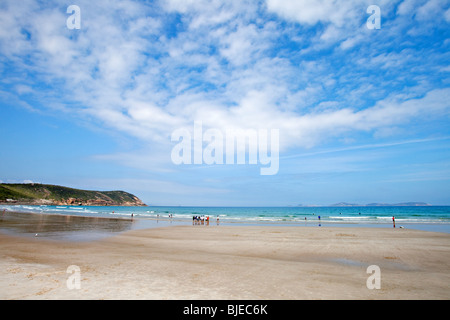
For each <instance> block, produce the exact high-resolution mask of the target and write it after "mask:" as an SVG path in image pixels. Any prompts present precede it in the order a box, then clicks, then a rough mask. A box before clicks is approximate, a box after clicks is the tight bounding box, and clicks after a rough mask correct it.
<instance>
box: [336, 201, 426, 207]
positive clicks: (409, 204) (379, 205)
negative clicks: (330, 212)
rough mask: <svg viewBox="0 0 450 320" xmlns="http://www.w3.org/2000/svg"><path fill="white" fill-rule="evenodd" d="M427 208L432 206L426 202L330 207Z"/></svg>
mask: <svg viewBox="0 0 450 320" xmlns="http://www.w3.org/2000/svg"><path fill="white" fill-rule="evenodd" d="M425 206H431V204H428V203H425V202H402V203H368V204H356V203H347V202H339V203H335V204H332V205H330V207H425Z"/></svg>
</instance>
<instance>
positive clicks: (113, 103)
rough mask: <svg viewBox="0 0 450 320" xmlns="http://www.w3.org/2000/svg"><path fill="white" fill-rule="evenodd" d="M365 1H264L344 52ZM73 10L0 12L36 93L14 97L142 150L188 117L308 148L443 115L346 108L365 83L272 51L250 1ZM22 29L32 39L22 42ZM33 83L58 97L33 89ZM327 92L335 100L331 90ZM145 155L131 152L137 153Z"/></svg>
mask: <svg viewBox="0 0 450 320" xmlns="http://www.w3.org/2000/svg"><path fill="white" fill-rule="evenodd" d="M369 2H370V1H368V2H362V3H361V2H360V1H356V0H355V1H325V0H315V1H303V0H295V1H294V0H292V1H288V0H283V1H275V0H268V1H267V9H268V10H269V12H271V13H273V12H274V13H276V14H278V15H280V16H281V17H283V18H286V19H289V20H292V21H296V22H298V23H300V24H305V25H307V26H309V27H311V26H313V25H315V24H319V23H322V24H324V28H317V29H314V30H315V31H317V34H314V35H313V36H312V38H314V39H315V40H313V41H312V42H313V44H314V41H319V42H320V41H322V42H326V43H335V42H337V43H339V42H340V47H341V48H342V49H345V50H350V49H352V48H354V47H356V46H358V45H359V44H360V43H361V42H362V41H365V40H364V39H365V37H364V36H363V35H362V33H358V30H360V27H361V25H362V23H364V22H365V19H366V18H367V13H366V11H365V9H366V8H367V6H366V5H365V4H366V3H369ZM384 3H386V2H382V4H384ZM77 4H78V5H79V6H80V7H81V9H82V21H83V22H82V28H81V30H79V31H74V30H70V31H69V30H68V29H67V28H65V19H66V18H67V15H66V14H65V10H61V8H60V6H57V7H56V8H55V7H53V8H52V7H51V6H49V7H48V8H47V9H45V10H40V9H39V8H38V6H37V4H35V3H34V2H29V3H28V6H27V10H25V9H23V8H22V7H21V6H20V5H18V4H17V2H16V1H9V2H7V5H6V9H5V10H2V11H0V17H1V19H0V21H1V23H0V52H1V53H2V54H3V55H4V56H6V57H7V59H9V61H13V62H14V63H16V65H18V66H20V67H21V68H22V69H23V70H26V72H29V73H30V74H33V77H35V82H36V86H35V87H36V88H35V87H33V86H32V85H31V84H26V85H25V84H24V85H22V86H16V90H18V91H20V92H19V93H21V94H25V93H27V94H29V93H31V92H30V90H35V93H36V94H39V95H40V96H41V95H47V97H45V98H48V99H46V102H47V100H48V101H49V103H48V104H49V105H52V104H57V105H58V106H60V108H61V110H65V111H67V114H71V115H73V116H74V117H85V116H88V117H93V118H94V119H96V120H97V121H100V122H101V123H102V124H103V125H104V126H105V127H107V128H109V129H111V130H114V131H117V132H120V133H124V134H127V135H129V136H131V137H134V138H138V139H140V140H141V141H142V142H143V144H145V145H146V146H148V150H152V151H149V153H150V152H154V153H155V152H167V150H168V149H170V146H171V142H170V134H171V132H172V131H173V130H175V129H177V128H180V127H183V126H192V125H193V121H195V120H202V121H203V124H204V126H206V127H213V128H218V129H220V130H223V131H225V130H226V129H227V128H232V127H234V128H244V129H247V128H250V129H258V128H268V129H271V128H274V129H280V143H281V148H282V150H287V149H289V148H294V147H299V146H300V147H312V146H314V145H316V144H318V143H320V142H321V141H324V140H326V139H328V138H330V137H333V136H338V135H339V134H341V133H346V132H351V131H352V130H358V131H370V132H377V130H380V129H383V128H386V127H389V126H401V125H402V124H403V123H405V122H407V121H408V120H410V119H412V118H413V117H421V116H425V115H428V114H434V115H436V114H447V113H448V109H449V106H448V104H447V101H446V97H448V96H449V91H448V90H446V89H445V90H435V91H432V92H430V93H429V94H428V95H425V96H424V97H422V98H419V99H417V98H416V97H417V95H415V96H411V97H408V98H404V97H403V99H400V96H399V95H394V96H393V98H390V99H388V98H385V99H384V100H382V101H379V102H378V103H374V104H373V105H369V106H366V107H365V108H364V107H363V106H359V105H355V104H351V103H350V102H354V101H358V99H361V97H364V95H365V94H367V92H368V91H370V90H372V89H373V90H374V91H376V90H377V89H378V90H379V88H377V87H374V85H373V84H370V83H369V84H361V85H360V84H358V83H357V85H355V86H353V87H346V86H345V83H346V82H347V78H346V77H347V75H346V74H345V71H346V70H348V68H347V67H346V66H344V65H343V66H342V67H341V68H342V69H343V70H339V69H337V68H335V67H333V66H332V65H331V64H330V63H328V62H326V59H321V57H320V56H318V57H317V59H316V60H315V61H306V60H301V59H300V58H296V57H294V58H291V57H290V55H294V56H295V54H297V53H292V54H291V52H289V54H286V53H283V52H278V51H277V50H276V49H278V47H277V41H278V39H280V38H281V37H282V36H283V35H284V34H283V29H282V28H281V27H280V24H279V23H277V22H274V21H264V19H261V18H260V17H259V16H258V14H257V12H258V11H257V10H256V9H255V6H256V5H257V3H256V2H249V1H207V2H205V1H197V0H195V1H186V0H179V1H178V0H177V1H175V0H171V1H167V2H164V6H165V7H164V9H165V10H166V11H162V12H161V11H158V10H157V11H155V12H149V11H150V10H151V9H149V8H148V7H147V6H146V5H145V4H144V3H138V2H134V1H121V2H119V3H114V4H111V3H110V2H107V1H94V2H92V1H81V0H80V1H78V3H77ZM432 4H433V5H431V4H430V5H428V6H427V4H424V5H423V6H421V7H420V8H422V9H421V11H420V10H419V11H418V12H419V13H420V12H421V13H420V14H421V15H422V17H425V16H426V15H427V14H430V13H431V12H436V10H437V8H438V6H437V5H436V4H435V3H434V2H433V3H432ZM408 5H409V6H411V2H407V1H404V2H403V3H402V5H400V6H399V9H398V13H399V14H400V13H402V12H406V11H408V8H409V7H408ZM386 6H387V5H386ZM386 8H390V7H388V6H387V7H386ZM62 9H65V8H62ZM383 10H384V9H383ZM386 10H388V9H386ZM30 11H31V12H30ZM173 12H177V13H179V14H182V17H181V19H180V21H178V22H177V23H178V24H179V25H180V26H179V27H180V30H178V31H177V33H176V34H171V33H172V32H169V31H167V30H165V29H164V25H165V23H166V19H167V17H168V16H169V15H171V14H173ZM151 14H153V16H151V17H149V16H150V15H151ZM12 17H14V19H13V18H12ZM30 17H31V18H30ZM119 17H120V19H119ZM3 18H4V19H3ZM172 18H173V17H172ZM175 27H177V26H175ZM5 29H9V30H10V32H5ZM23 29H27V30H29V33H30V35H31V36H30V37H29V39H28V38H27V34H26V33H25V32H24V31H23ZM349 30H352V31H349ZM9 44H13V45H9ZM413 54H414V53H413V52H408V51H405V52H400V53H387V52H383V51H381V52H375V53H373V54H372V55H371V56H367V55H362V56H356V58H358V59H355V61H359V62H360V63H359V65H356V67H358V68H368V70H374V69H375V67H380V69H390V70H392V69H393V68H397V67H398V66H401V65H405V63H406V61H408V60H409V59H412V57H413ZM298 56H301V55H300V53H298ZM30 57H31V58H30ZM28 59H30V60H32V63H29V61H28ZM355 63H356V62H355ZM356 64H357V63H356ZM338 73H343V74H340V75H339V74H338ZM352 76H353V75H352ZM33 77H31V79H28V80H29V81H32V78H33ZM349 77H350V76H349ZM42 79H44V80H45V81H47V83H49V84H50V86H51V85H53V84H54V86H55V87H54V88H55V89H59V91H58V93H59V92H61V93H62V95H63V96H54V95H53V94H52V90H48V91H45V92H39V90H40V89H39V83H40V82H41V81H42ZM4 81H5V80H4ZM361 81H362V80H361ZM335 87H337V90H336V92H335V93H334V94H335V96H333V95H332V94H329V93H328V92H330V91H332V89H334V88H335ZM30 88H31V89H30ZM43 90H45V89H43ZM395 97H396V98H397V99H394V98H395ZM65 101H70V102H71V104H67V105H65V103H64V102H65ZM384 132H389V130H387V129H384ZM153 150H156V151H153ZM149 153H147V152H144V151H142V150H140V151H139V156H141V155H142V154H144V155H145V156H146V155H148V154H149ZM168 155H169V153H167V154H166V156H168ZM105 157H106V156H105ZM105 157H104V158H103V159H106V158H107V157H106V158H105ZM127 157H128V159H127V160H125V161H128V163H132V164H133V165H134V166H139V167H142V168H145V167H146V163H143V162H142V161H139V159H138V158H139V157H136V158H132V159H130V155H129V154H126V153H123V154H122V153H120V154H117V155H113V156H111V157H110V158H109V159H112V160H114V161H116V160H117V161H118V159H122V158H123V159H126V158H127ZM155 157H156V158H159V159H164V160H158V161H153V163H156V162H157V163H158V164H159V165H160V167H162V166H163V163H164V161H166V159H167V158H164V156H161V157H158V156H155ZM148 159H150V157H149V158H148ZM149 161H150V160H149ZM147 167H148V166H147Z"/></svg>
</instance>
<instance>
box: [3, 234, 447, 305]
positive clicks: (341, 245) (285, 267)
mask: <svg viewBox="0 0 450 320" xmlns="http://www.w3.org/2000/svg"><path fill="white" fill-rule="evenodd" d="M449 240H450V235H449V234H445V233H434V232H426V231H420V230H412V229H393V228H392V229H387V228H360V227H356V228H351V227H348V228H347V227H346V228H340V227H326V228H302V227H284V226H283V227H281V226H279V227H276V226H270V227H269V226H219V227H210V228H206V227H205V228H203V227H201V226H199V227H197V226H186V225H177V226H170V227H161V228H150V229H135V230H127V231H124V232H120V233H117V234H114V236H111V237H107V238H102V239H97V240H91V241H84V242H79V241H78V242H77V241H60V240H55V239H49V238H40V237H37V238H34V237H21V236H11V235H6V234H4V233H3V232H1V233H0V243H1V244H2V245H1V246H0V267H2V268H3V270H5V272H4V273H2V275H1V276H0V285H1V287H2V288H4V290H2V292H1V293H0V299H83V300H84V299H88V300H89V299H94V300H97V299H157V300H160V299H169V300H171V299H176V300H180V299H181V300H194V299H200V300H211V299H216V300H241V299H242V300H254V299H258V300H279V299H282V300H299V299H314V300H315V299H337V300H341V299H363V300H365V299H444V300H446V299H449V298H450V287H449V283H450V276H449V275H448V270H449V267H450V241H449ZM371 265H376V266H379V268H380V270H381V288H380V289H378V290H377V289H374V290H371V289H369V288H368V287H367V279H368V277H369V276H370V274H368V273H367V268H368V267H369V266H371ZM70 266H76V267H78V268H79V271H80V273H79V275H80V287H79V288H78V289H77V288H75V289H74V290H71V289H69V288H68V286H67V283H68V282H67V281H68V279H69V277H70V276H71V273H67V270H68V267H70Z"/></svg>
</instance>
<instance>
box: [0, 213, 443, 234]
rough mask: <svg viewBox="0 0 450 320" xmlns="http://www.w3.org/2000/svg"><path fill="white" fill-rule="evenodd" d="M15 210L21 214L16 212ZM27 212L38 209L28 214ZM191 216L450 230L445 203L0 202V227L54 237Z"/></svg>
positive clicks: (222, 221)
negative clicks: (206, 204) (145, 204)
mask: <svg viewBox="0 0 450 320" xmlns="http://www.w3.org/2000/svg"><path fill="white" fill-rule="evenodd" d="M17 212H22V213H23V214H17ZM27 213H35V214H38V215H32V216H30V215H27ZM193 216H209V217H210V219H209V223H208V224H206V223H205V225H208V226H210V225H271V226H272V225H276V226H305V227H327V226H340V227H347V226H352V227H355V226H356V227H358V226H362V227H390V228H392V227H393V223H392V217H393V216H394V217H395V223H396V227H397V228H400V227H403V228H407V229H418V230H425V231H436V232H445V233H450V206H426V207H397V206H392V207H111V206H108V207H101V206H28V205H0V230H3V231H4V232H13V233H14V232H15V233H19V234H29V235H35V234H39V236H41V235H46V236H51V237H55V238H59V239H71V240H73V239H80V238H82V239H96V238H98V237H104V236H109V235H111V234H112V233H116V232H121V231H126V230H130V229H142V228H153V227H164V226H173V225H180V224H182V225H192V224H193V220H192V218H193ZM52 217H53V218H52ZM319 217H320V219H319ZM89 218H95V219H89ZM98 218H114V219H98ZM118 218H119V219H118ZM131 218H133V219H131ZM217 218H218V220H217ZM196 225H197V224H196ZM119 227H120V228H119Z"/></svg>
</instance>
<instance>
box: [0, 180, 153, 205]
mask: <svg viewBox="0 0 450 320" xmlns="http://www.w3.org/2000/svg"><path fill="white" fill-rule="evenodd" d="M0 204H28V205H68V206H146V204H145V203H143V202H142V201H141V200H140V199H139V198H138V197H136V196H135V195H133V194H131V193H128V192H125V191H89V190H80V189H74V188H68V187H63V186H56V185H50V184H40V183H23V184H21V183H0Z"/></svg>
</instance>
